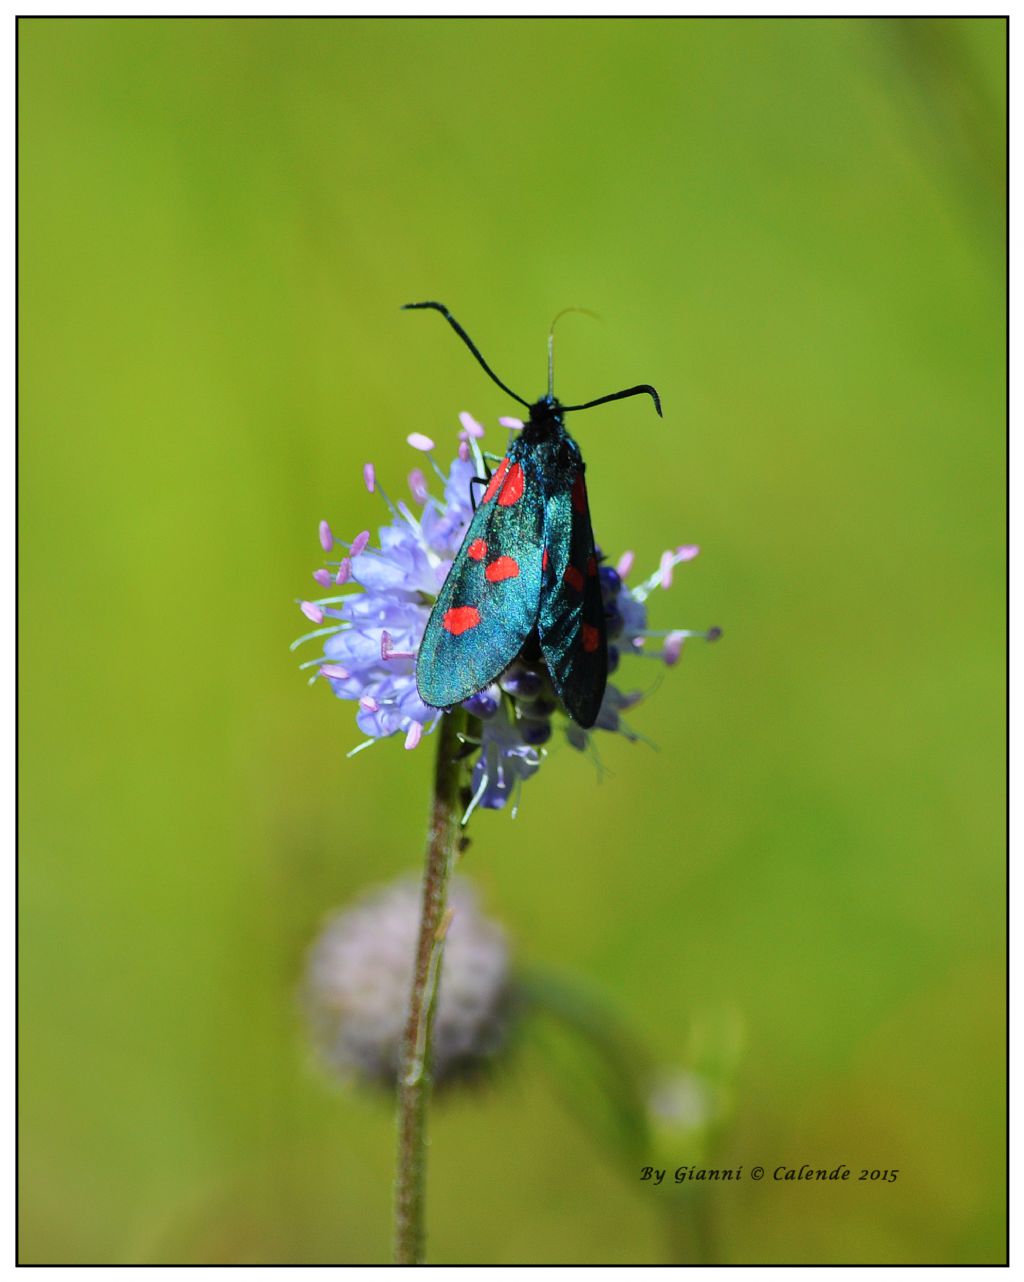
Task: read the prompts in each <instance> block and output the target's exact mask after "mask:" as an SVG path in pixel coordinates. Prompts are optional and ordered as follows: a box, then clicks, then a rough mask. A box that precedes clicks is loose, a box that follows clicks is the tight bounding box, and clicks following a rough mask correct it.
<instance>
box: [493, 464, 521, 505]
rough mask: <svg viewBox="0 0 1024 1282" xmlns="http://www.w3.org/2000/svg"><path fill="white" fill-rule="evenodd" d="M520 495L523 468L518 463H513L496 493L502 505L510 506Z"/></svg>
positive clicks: (516, 501)
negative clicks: (499, 490)
mask: <svg viewBox="0 0 1024 1282" xmlns="http://www.w3.org/2000/svg"><path fill="white" fill-rule="evenodd" d="M522 497H523V469H522V468H521V467H520V466H519V464H518V463H514V464H513V465H512V469H511V471H510V472H509V474H508V480H507V481H506V482H505V484H504V485H503V486H502V487H501V493H500V494H499V495H498V502H499V503H500V504H501V506H502V507H511V506H512V504H513V503H518V502H519V500H520V499H521V498H522Z"/></svg>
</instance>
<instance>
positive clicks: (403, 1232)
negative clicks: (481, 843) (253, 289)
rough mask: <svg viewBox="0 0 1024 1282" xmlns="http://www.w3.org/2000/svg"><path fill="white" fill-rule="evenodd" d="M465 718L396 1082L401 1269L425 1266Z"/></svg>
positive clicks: (440, 756)
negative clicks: (441, 994) (436, 1028)
mask: <svg viewBox="0 0 1024 1282" xmlns="http://www.w3.org/2000/svg"><path fill="white" fill-rule="evenodd" d="M466 724H467V717H466V713H465V712H464V711H463V710H462V709H461V708H453V709H452V711H451V712H448V713H446V714H445V715H444V716H443V717H442V718H441V723H440V725H439V726H438V729H437V740H438V743H437V764H436V767H435V771H434V799H433V803H432V806H431V812H430V829H429V832H428V834H427V850H426V866H425V868H424V871H423V911H422V916H421V919H420V934H419V942H418V943H417V946H416V967H415V971H414V973H413V983H412V993H411V995H410V998H409V1017H408V1020H407V1022H406V1026H405V1036H404V1038H403V1041H402V1062H401V1064H400V1066H399V1075H398V1165H397V1169H396V1173H395V1239H394V1256H395V1263H396V1264H422V1263H423V1258H424V1243H425V1233H424V1207H425V1203H426V1165H427V1153H426V1149H427V1111H428V1108H429V1106H430V1090H431V1084H432V1083H431V1064H432V1059H433V1024H434V1012H435V1010H436V1007H437V994H438V989H439V985H440V979H441V961H442V955H443V952H444V936H445V932H446V930H447V927H448V922H447V918H446V915H445V910H446V908H447V903H448V884H449V882H450V880H451V875H452V870H453V868H454V867H455V859H456V856H457V854H458V851H459V843H460V840H461V837H462V829H461V826H460V819H461V815H462V801H461V796H460V793H461V789H462V779H463V771H464V767H463V763H462V759H461V756H460V754H461V751H462V740H461V735H462V734H463V733H464V732H465V729H466Z"/></svg>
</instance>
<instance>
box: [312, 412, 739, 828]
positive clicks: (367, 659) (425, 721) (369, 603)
mask: <svg viewBox="0 0 1024 1282" xmlns="http://www.w3.org/2000/svg"><path fill="white" fill-rule="evenodd" d="M501 422H502V425H503V426H505V427H506V428H507V429H508V430H510V431H515V430H517V429H518V428H520V427H521V426H522V424H521V423H520V422H519V420H514V421H513V420H511V419H509V420H506V419H502V420H501ZM460 426H461V430H460V431H459V433H458V444H457V450H456V456H455V458H454V460H453V461H452V463H451V464H450V466H449V468H448V470H447V472H445V471H443V470H442V469H441V467H440V466H439V465H438V463H437V462H436V460H435V458H434V453H433V451H434V449H435V446H434V442H433V441H432V440H431V439H430V438H429V437H427V436H425V435H424V434H423V433H421V432H413V433H411V434H410V435H409V436H408V438H407V440H408V443H409V445H410V446H411V447H412V448H413V449H414V450H415V451H417V453H418V457H419V459H420V460H421V463H422V465H423V466H421V467H415V468H413V469H412V470H411V471H410V473H409V482H408V483H409V490H410V495H411V501H412V506H410V504H409V503H407V502H405V501H404V500H403V499H398V500H396V501H392V499H390V498H389V497H388V495H387V494H386V493H385V491H384V490H383V489H382V488H381V485H380V482H379V479H378V478H377V474H376V469H375V468H374V467H373V465H372V464H370V463H367V464H365V465H364V467H363V480H364V483H365V485H366V487H367V489H369V490H370V491H371V492H372V493H375V494H377V495H379V497H380V498H381V500H382V501H383V502H384V503H385V504H386V506H387V510H388V515H389V520H388V522H387V524H385V525H382V526H381V527H380V528H379V530H378V531H377V538H376V540H374V539H373V537H372V536H371V534H370V532H369V531H366V530H364V531H362V532H361V533H359V534H357V535H356V536H355V538H353V539H352V541H351V542H345V541H344V540H343V539H339V538H338V536H337V535H336V534H335V533H334V532H333V530H332V528H331V526H329V525H328V523H327V521H321V522H320V526H319V539H320V545H321V547H322V548H323V550H324V552H325V554H328V555H329V554H330V553H331V552H332V551H333V552H334V554H335V556H336V557H337V559H334V560H331V559H327V560H326V561H325V563H324V565H323V566H320V567H318V568H317V569H316V570H314V572H313V578H314V579H315V580H316V582H317V583H318V584H319V585H320V586H321V587H323V588H325V589H327V590H328V592H329V593H330V594H329V595H325V596H323V597H318V598H315V599H312V600H309V599H302V600H300V601H298V605H299V607H300V609H301V610H302V613H303V614H304V615H305V616H306V618H307V619H309V620H310V622H312V623H314V624H316V625H317V626H316V628H315V629H314V630H313V631H310V632H306V633H305V634H304V635H303V636H301V637H299V638H298V640H297V641H295V642H293V645H292V648H293V649H295V648H296V647H298V646H300V645H303V644H305V643H307V642H311V641H312V642H318V643H319V644H320V646H321V649H322V653H321V654H320V656H319V657H317V658H315V659H311V660H308V661H307V662H305V663H303V664H302V665H301V666H302V667H303V668H313V669H315V671H314V673H313V676H312V677H311V678H310V684H313V683H314V682H316V681H317V679H318V678H320V679H322V680H324V681H326V682H327V683H328V684H329V686H330V688H331V690H332V692H333V693H334V694H335V695H336V696H337V697H338V698H339V699H347V700H350V701H351V702H352V703H353V704H354V705H355V710H356V712H355V715H356V723H357V725H358V726H359V729H360V730H361V731H362V732H363V734H364V735H365V736H366V738H365V740H364V741H363V742H362V743H361V744H359V745H358V746H357V747H356V748H354V749H353V750H352V752H351V753H350V754H349V755H350V756H351V755H353V754H354V753H355V752H359V751H361V750H362V749H363V748H367V747H369V746H370V745H371V744H373V743H374V742H376V741H377V740H378V739H384V738H389V737H391V736H401V739H402V741H403V742H404V744H405V747H406V748H407V749H414V748H415V747H416V746H417V745H418V744H419V743H420V741H421V739H422V737H423V735H424V734H429V733H430V732H431V731H433V729H434V728H435V727H436V725H437V723H438V721H439V720H440V718H441V717H442V716H443V715H444V713H443V712H441V711H440V710H439V709H437V708H431V707H428V705H427V704H425V703H424V702H423V701H422V700H421V699H420V697H419V694H418V693H417V690H416V654H417V651H418V649H419V644H420V641H421V639H422V637H423V633H424V630H425V629H426V626H427V620H428V619H429V617H430V611H431V608H432V606H433V604H434V601H435V599H436V597H437V594H438V592H439V591H440V588H441V585H442V584H443V583H444V581H445V578H446V577H447V575H448V571H449V569H450V568H451V565H452V562H453V560H454V559H455V556H456V553H457V552H458V550H459V547H460V546H461V544H462V539H463V535H464V534H465V532H466V529H467V527H468V525H469V523H470V520H471V519H472V516H473V507H472V502H471V499H470V482H471V481H472V480H473V478H474V477H477V476H481V475H483V472H484V464H483V457H482V455H481V452H480V446H479V444H478V442H479V440H480V438H481V437H482V436H483V435H484V429H483V427H482V426H481V425H480V424H479V423H478V422H477V420H476V419H475V418H473V417H472V416H471V415H470V414H467V413H463V414H462V415H460ZM428 462H429V465H430V470H429V471H428V469H427V467H426V464H427V463H428ZM431 471H432V472H433V475H434V478H435V480H436V481H437V482H439V483H440V486H441V497H435V495H434V494H432V493H431V491H430V486H429V483H428V482H429V478H430V472H431ZM339 549H340V551H339ZM698 551H699V549H698V548H697V547H696V546H694V545H692V544H686V545H683V546H681V547H678V548H676V549H674V550H672V549H670V550H669V551H667V552H664V553H663V554H662V556H661V558H660V561H659V563H658V566H657V568H656V569H655V571H654V572H653V574H652V575H651V576H650V577H649V578H647V579H645V580H643V581H642V582H640V583H638V584H636V585H635V586H631V585H630V583H629V582H628V579H629V576H630V574H631V572H632V569H633V553H632V552H626V553H624V554H623V555H622V556H621V557H620V558H619V560H618V562H617V564H616V565H615V566H613V565H612V564H611V563H610V562H607V561H605V559H604V557H603V556H602V555H601V553H600V552H598V561H599V565H600V570H599V573H600V582H601V590H602V595H603V599H604V607H605V621H606V626H607V629H608V642H609V645H608V670H609V675H611V674H613V673H616V672H617V671H618V670H619V664H620V660H621V658H622V657H629V656H634V657H637V656H638V657H642V658H655V659H660V660H661V661H662V662H663V663H665V664H666V665H668V666H672V665H674V664H675V663H676V662H677V661H678V659H679V657H680V652H681V650H682V648H683V644H684V642H685V641H686V640H687V639H688V638H690V637H702V638H703V639H705V640H709V641H711V640H715V639H717V637H718V636H720V635H721V630H720V629H718V628H712V629H711V630H710V631H708V632H692V631H688V630H685V629H679V628H675V629H671V630H666V631H655V630H651V629H649V628H648V626H647V606H646V602H647V599H648V597H649V596H650V595H651V593H652V592H653V591H655V590H656V589H657V588H659V587H660V588H667V587H669V586H670V585H671V584H672V581H673V570H674V568H675V566H677V565H681V564H684V563H685V562H688V561H691V560H692V559H693V558H694V557H695V556H696V555H697V553H698ZM339 588H344V589H345V590H344V591H342V592H338V591H337V590H336V589H339ZM641 698H642V695H641V694H640V693H638V692H634V693H625V692H624V691H622V690H621V689H619V688H618V686H616V685H614V684H612V682H611V681H609V683H608V686H607V689H606V691H605V696H604V701H603V703H602V705H601V710H600V713H599V715H598V718H597V722H596V724H595V725H594V727H593V728H592V729H591V730H584V729H582V728H581V727H580V726H578V725H576V724H575V722H573V721H571V720H569V718H568V717H567V716H566V715H565V714H564V712H563V711H562V709H561V707H560V705H559V702H558V699H557V696H556V694H555V691H554V688H553V686H552V684H551V679H550V677H549V675H548V673H547V670H546V668H545V666H544V663H543V660H542V659H541V660H537V661H533V662H526V661H524V660H522V659H518V660H516V661H515V662H514V663H513V664H511V665H510V666H509V668H507V669H506V671H505V672H504V673H502V675H501V677H500V678H499V680H498V682H497V683H495V684H494V685H492V686H489V687H488V688H487V689H486V690H481V691H479V692H478V693H477V694H475V695H473V697H472V698H470V699H467V700H466V701H465V704H464V707H465V708H466V710H467V711H468V712H469V713H470V715H471V716H472V717H473V718H475V721H473V722H471V723H470V724H471V725H472V726H475V727H476V729H475V730H474V734H475V735H476V736H477V737H476V738H475V739H474V741H473V743H472V744H471V745H469V746H471V747H473V748H476V750H477V751H476V756H475V759H474V760H473V763H472V780H471V792H472V800H471V802H470V805H469V807H468V809H467V811H466V818H468V816H469V814H470V813H472V811H473V810H474V809H476V808H477V807H482V808H484V809H491V810H499V809H501V808H503V807H504V806H505V805H506V804H507V803H508V801H509V799H510V798H511V799H512V801H513V807H512V810H513V814H514V813H515V808H516V804H517V802H518V797H519V793H520V791H521V789H522V785H523V782H524V781H525V780H526V779H529V778H530V776H531V775H533V774H535V773H536V772H537V770H538V769H539V768H540V765H541V762H542V761H543V760H544V757H545V755H546V747H545V745H546V744H547V743H548V741H549V740H550V739H551V737H552V734H553V732H554V729H555V726H556V725H558V726H561V727H562V729H563V730H564V733H565V735H566V737H567V739H568V742H569V743H570V744H571V745H572V746H573V747H575V748H578V749H579V750H581V751H583V750H586V749H587V748H588V747H590V746H591V736H592V735H594V734H596V733H597V732H599V731H603V732H608V733H618V734H623V735H625V736H626V737H627V738H630V739H638V738H639V737H640V736H639V735H638V734H636V733H635V732H634V731H633V730H631V729H630V727H629V726H628V724H627V723H626V721H625V720H624V718H623V715H622V714H623V713H624V712H626V711H627V710H628V709H630V708H631V707H633V706H634V705H635V704H636V703H638V702H639V701H640V699H641Z"/></svg>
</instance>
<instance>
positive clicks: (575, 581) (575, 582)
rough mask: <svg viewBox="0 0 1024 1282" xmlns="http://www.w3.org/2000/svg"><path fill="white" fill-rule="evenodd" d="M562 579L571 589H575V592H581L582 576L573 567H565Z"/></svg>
mask: <svg viewBox="0 0 1024 1282" xmlns="http://www.w3.org/2000/svg"><path fill="white" fill-rule="evenodd" d="M562 578H563V579H565V581H566V583H568V585H569V586H570V587H571V588H575V589H576V591H577V592H582V591H583V575H582V574H580V572H579V570H577V569H576V567H575V566H574V565H567V566H566V567H565V574H563V575H562Z"/></svg>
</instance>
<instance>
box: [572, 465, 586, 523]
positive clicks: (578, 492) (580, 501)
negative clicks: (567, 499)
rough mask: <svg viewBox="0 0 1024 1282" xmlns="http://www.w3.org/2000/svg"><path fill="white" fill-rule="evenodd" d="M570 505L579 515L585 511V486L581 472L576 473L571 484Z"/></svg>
mask: <svg viewBox="0 0 1024 1282" xmlns="http://www.w3.org/2000/svg"><path fill="white" fill-rule="evenodd" d="M572 505H573V507H574V508H575V509H576V511H577V512H579V513H581V514H582V513H583V512H585V511H586V510H587V486H586V482H585V481H584V480H583V473H582V472H577V473H576V480H575V481H573V483H572Z"/></svg>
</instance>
